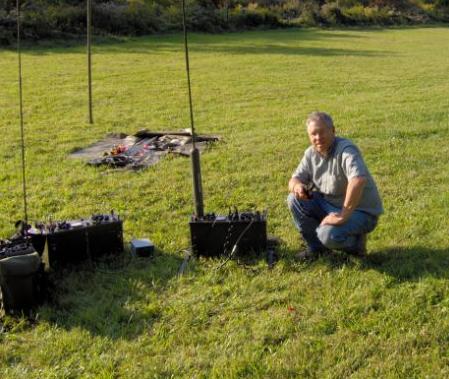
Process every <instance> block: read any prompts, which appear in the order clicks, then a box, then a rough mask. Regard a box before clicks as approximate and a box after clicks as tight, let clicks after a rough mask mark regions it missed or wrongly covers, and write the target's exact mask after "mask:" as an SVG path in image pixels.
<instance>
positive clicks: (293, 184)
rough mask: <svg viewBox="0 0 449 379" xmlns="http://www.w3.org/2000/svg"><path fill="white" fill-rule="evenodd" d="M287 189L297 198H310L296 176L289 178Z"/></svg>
mask: <svg viewBox="0 0 449 379" xmlns="http://www.w3.org/2000/svg"><path fill="white" fill-rule="evenodd" d="M288 190H289V191H290V192H291V193H293V194H294V195H295V196H296V198H297V199H300V200H309V199H310V195H309V193H308V191H307V190H306V189H305V187H304V185H303V184H302V183H301V182H300V181H299V180H298V179H296V178H292V179H290V182H289V183H288Z"/></svg>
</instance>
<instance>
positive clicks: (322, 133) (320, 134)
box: [307, 121, 335, 155]
mask: <svg viewBox="0 0 449 379" xmlns="http://www.w3.org/2000/svg"><path fill="white" fill-rule="evenodd" d="M307 134H308V135H309V139H310V143H311V144H312V146H313V147H314V148H315V150H316V151H318V152H319V153H320V154H323V155H325V154H326V153H327V151H328V150H329V148H330V147H331V145H332V142H334V139H335V129H334V128H329V127H328V126H327V125H326V124H325V123H324V122H322V121H312V122H310V123H309V125H308V126H307Z"/></svg>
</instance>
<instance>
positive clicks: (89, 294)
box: [39, 251, 195, 340]
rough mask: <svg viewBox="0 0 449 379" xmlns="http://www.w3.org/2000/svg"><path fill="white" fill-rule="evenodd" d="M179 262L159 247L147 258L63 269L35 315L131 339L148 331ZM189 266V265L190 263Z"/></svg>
mask: <svg viewBox="0 0 449 379" xmlns="http://www.w3.org/2000/svg"><path fill="white" fill-rule="evenodd" d="M181 262H182V258H181V257H179V256H176V255H171V254H166V253H163V252H160V251H159V252H156V254H155V256H154V257H153V258H133V259H132V260H131V261H128V262H125V265H124V266H123V267H122V268H121V269H120V268H119V269H117V268H115V269H114V268H113V269H111V267H110V266H108V265H101V266H100V265H97V266H96V267H95V268H94V269H93V270H92V269H86V270H76V271H75V270H73V271H70V272H67V273H64V275H60V276H61V277H59V278H57V279H55V281H54V283H56V286H55V288H54V289H53V291H51V292H52V294H53V295H52V297H53V300H52V301H51V302H50V304H48V305H45V306H44V307H41V308H40V310H39V311H40V319H41V320H45V321H47V322H49V323H50V324H53V325H56V326H57V327H59V328H63V329H66V330H72V329H77V328H80V329H83V330H86V331H88V332H89V333H90V334H92V335H98V336H103V337H108V338H111V339H119V338H123V339H126V340H131V339H133V338H135V337H137V336H138V335H140V334H142V333H144V332H145V330H146V331H147V332H151V328H152V325H153V324H154V323H155V322H156V321H157V320H158V319H159V318H160V316H161V314H162V307H163V299H164V293H165V292H166V290H167V287H168V286H169V283H170V282H171V281H173V280H175V279H176V277H177V273H178V270H179V267H180V265H181ZM189 270H191V271H192V270H195V264H194V263H192V264H190V265H189Z"/></svg>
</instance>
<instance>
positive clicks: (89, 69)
mask: <svg viewBox="0 0 449 379" xmlns="http://www.w3.org/2000/svg"><path fill="white" fill-rule="evenodd" d="M86 24H87V25H86V28H87V82H88V91H89V124H93V123H94V117H93V114H92V53H91V48H90V42H91V33H92V30H91V29H92V0H87V20H86Z"/></svg>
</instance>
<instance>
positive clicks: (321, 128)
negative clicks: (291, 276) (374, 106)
mask: <svg viewBox="0 0 449 379" xmlns="http://www.w3.org/2000/svg"><path fill="white" fill-rule="evenodd" d="M306 126H307V134H308V136H309V139H310V143H311V146H310V147H309V148H308V149H307V150H306V151H305V153H304V156H303V158H302V159H301V162H300V163H299V166H298V168H297V169H296V171H295V172H294V173H293V175H292V178H291V179H290V181H289V183H288V189H289V192H290V194H289V196H288V200H287V201H288V207H289V209H290V211H291V213H292V215H293V220H294V223H295V225H296V227H297V228H298V230H299V232H300V233H301V235H302V237H303V239H304V241H305V243H306V245H307V249H306V250H305V251H302V252H300V253H299V254H298V256H297V258H298V259H300V260H309V259H310V260H311V259H314V258H316V257H317V256H318V255H320V254H322V253H326V252H328V251H329V250H330V249H335V250H343V251H345V252H347V253H349V254H354V255H358V256H363V255H365V254H366V235H367V233H369V232H371V231H372V230H373V229H374V228H375V227H376V225H377V221H378V218H379V215H380V214H382V213H383V208H382V201H381V199H380V196H379V192H378V191H377V187H376V183H375V182H374V180H373V178H372V177H371V175H370V173H369V171H368V168H367V167H366V165H365V162H364V161H363V158H362V154H361V153H360V150H359V149H358V148H357V146H355V145H354V144H353V143H352V142H351V141H349V140H347V139H345V138H340V137H337V136H335V128H334V124H333V121H332V118H331V117H330V116H329V115H328V114H327V113H324V112H313V113H311V114H310V115H309V117H308V118H307V121H306Z"/></svg>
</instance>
